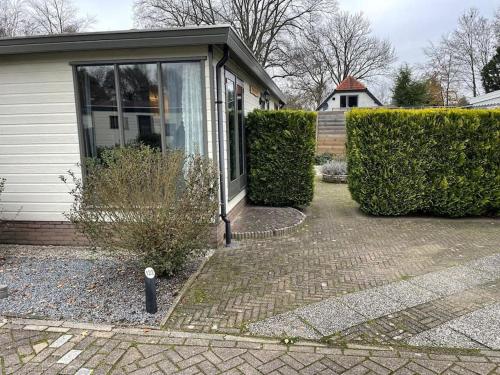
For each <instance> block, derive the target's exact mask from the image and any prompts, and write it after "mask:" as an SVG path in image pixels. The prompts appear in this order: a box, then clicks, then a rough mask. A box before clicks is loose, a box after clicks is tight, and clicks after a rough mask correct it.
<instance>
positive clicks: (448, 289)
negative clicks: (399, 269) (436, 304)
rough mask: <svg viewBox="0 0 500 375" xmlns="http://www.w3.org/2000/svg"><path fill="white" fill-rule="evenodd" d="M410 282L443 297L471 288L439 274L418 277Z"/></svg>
mask: <svg viewBox="0 0 500 375" xmlns="http://www.w3.org/2000/svg"><path fill="white" fill-rule="evenodd" d="M408 282H409V283H411V284H413V285H416V286H418V287H420V288H423V289H426V290H428V291H431V292H433V293H436V294H438V295H440V296H442V297H445V296H449V295H451V294H454V293H458V292H461V291H464V290H466V289H468V288H469V287H470V286H469V285H467V284H464V283H462V282H460V281H458V280H456V279H453V278H450V277H449V276H448V275H446V274H443V273H439V272H435V273H431V274H426V275H421V276H417V277H414V278H412V279H410V280H408Z"/></svg>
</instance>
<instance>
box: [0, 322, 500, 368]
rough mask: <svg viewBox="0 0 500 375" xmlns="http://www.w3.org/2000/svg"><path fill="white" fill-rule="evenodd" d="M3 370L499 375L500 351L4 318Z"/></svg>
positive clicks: (0, 358) (1, 340) (0, 345)
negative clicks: (337, 343) (286, 341)
mask: <svg viewBox="0 0 500 375" xmlns="http://www.w3.org/2000/svg"><path fill="white" fill-rule="evenodd" d="M0 325H1V327H0V369H1V373H2V374H30V375H31V374H78V375H83V374H94V375H97V374H204V375H207V374H273V375H279V374H381V375H382V374H400V375H406V374H449V375H460V374H464V375H468V374H471V375H474V374H476V375H477V374H481V375H482V374H484V375H492V374H500V351H490V350H481V351H479V350H476V351H453V352H447V353H444V352H442V351H436V350H428V351H420V352H419V351H413V350H410V349H407V348H399V349H398V348H391V347H376V346H347V347H343V348H341V347H331V346H330V347H329V346H326V345H322V344H314V343H308V342H298V343H295V344H294V345H290V346H285V345H282V344H280V343H279V342H278V341H273V340H263V339H255V338H247V337H236V336H225V335H221V334H215V335H214V334H200V333H185V332H168V331H161V330H155V329H145V330H144V329H126V328H116V327H108V326H104V327H101V326H92V325H89V324H87V325H79V324H77V323H76V324H74V323H73V324H72V323H65V322H62V321H59V322H49V321H29V320H20V319H13V320H6V322H5V323H0Z"/></svg>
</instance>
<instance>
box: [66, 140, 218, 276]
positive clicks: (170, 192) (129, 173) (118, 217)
mask: <svg viewBox="0 0 500 375" xmlns="http://www.w3.org/2000/svg"><path fill="white" fill-rule="evenodd" d="M86 170H87V175H86V177H85V181H84V183H82V181H81V180H80V179H79V178H77V177H76V176H75V175H74V174H72V173H71V172H70V175H71V176H72V177H73V179H72V183H74V184H75V187H74V189H73V190H72V192H71V194H72V196H73V198H74V204H73V207H72V209H71V211H70V212H69V213H68V218H69V219H70V220H71V221H72V222H73V223H75V224H76V226H77V228H78V229H79V230H80V231H81V232H82V233H83V234H85V235H86V236H87V238H88V239H89V240H90V241H91V243H92V244H93V245H94V246H96V247H101V248H105V249H110V250H114V249H122V250H127V251H130V252H133V253H134V254H136V255H137V256H138V257H139V258H140V259H141V260H142V261H143V264H144V266H151V267H153V268H154V269H155V271H156V273H157V274H158V275H160V276H162V275H165V276H170V275H172V274H174V273H175V272H177V271H178V270H179V269H181V268H182V266H183V265H184V263H185V262H186V260H187V259H189V257H190V256H191V255H193V254H199V253H201V252H203V250H204V249H205V248H206V247H207V246H208V243H209V237H210V232H211V225H212V223H213V219H214V217H215V215H216V213H217V209H218V185H217V173H216V170H215V168H214V166H213V162H212V161H210V160H208V159H206V158H203V157H201V156H192V157H185V156H184V152H182V151H169V152H167V153H166V154H162V153H161V151H159V150H156V149H152V148H150V147H148V146H136V147H125V148H115V149H107V150H103V152H102V154H101V158H100V159H92V160H89V162H88V165H87V168H86ZM63 180H64V178H63Z"/></svg>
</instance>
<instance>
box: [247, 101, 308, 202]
mask: <svg viewBox="0 0 500 375" xmlns="http://www.w3.org/2000/svg"><path fill="white" fill-rule="evenodd" d="M246 126H247V145H248V164H249V173H248V196H249V198H250V201H251V202H252V203H254V204H262V205H268V206H295V207H296V206H303V205H307V204H309V203H311V201H312V198H313V193H314V150H315V142H316V134H315V133H316V113H314V112H305V111H292V110H280V111H261V110H255V111H253V112H251V113H249V114H248V117H247V122H246Z"/></svg>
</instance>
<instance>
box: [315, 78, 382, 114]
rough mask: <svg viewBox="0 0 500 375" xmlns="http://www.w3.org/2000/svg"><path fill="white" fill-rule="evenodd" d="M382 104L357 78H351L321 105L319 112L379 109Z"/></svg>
mask: <svg viewBox="0 0 500 375" xmlns="http://www.w3.org/2000/svg"><path fill="white" fill-rule="evenodd" d="M381 105H382V103H380V101H379V100H378V99H377V98H376V97H375V96H374V95H373V94H372V93H371V92H370V90H368V89H367V88H366V86H365V85H363V84H362V83H361V82H359V81H358V80H357V79H356V78H354V77H352V76H349V77H347V78H346V79H344V80H343V81H342V82H340V84H339V85H338V86H337V88H336V89H335V90H334V91H333V92H332V93H331V94H330V95H328V97H327V98H326V99H325V100H324V101H323V103H321V104H320V105H319V106H318V108H317V110H318V111H333V110H337V109H348V108H353V107H379V106H381Z"/></svg>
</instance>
